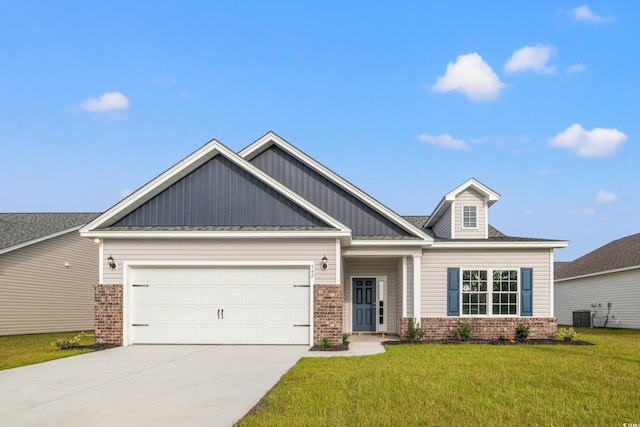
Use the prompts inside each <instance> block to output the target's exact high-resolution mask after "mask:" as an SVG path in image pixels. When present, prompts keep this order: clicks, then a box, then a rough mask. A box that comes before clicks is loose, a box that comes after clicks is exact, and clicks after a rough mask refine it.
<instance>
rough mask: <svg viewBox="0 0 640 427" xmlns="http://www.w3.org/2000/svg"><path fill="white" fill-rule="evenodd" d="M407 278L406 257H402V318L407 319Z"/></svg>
mask: <svg viewBox="0 0 640 427" xmlns="http://www.w3.org/2000/svg"><path fill="white" fill-rule="evenodd" d="M408 286H409V277H407V257H406V256H403V257H402V317H407V292H408Z"/></svg>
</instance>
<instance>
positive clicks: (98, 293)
mask: <svg viewBox="0 0 640 427" xmlns="http://www.w3.org/2000/svg"><path fill="white" fill-rule="evenodd" d="M94 289H95V299H94V307H95V321H94V322H95V326H94V334H95V339H96V344H112V345H122V285H95V286H94Z"/></svg>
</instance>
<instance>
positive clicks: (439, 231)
mask: <svg viewBox="0 0 640 427" xmlns="http://www.w3.org/2000/svg"><path fill="white" fill-rule="evenodd" d="M433 232H434V233H436V236H438V237H442V238H445V239H449V238H451V207H449V208H447V210H446V212H445V213H444V214H443V215H442V216H441V217H440V219H439V220H438V222H437V223H436V224H435V226H434V227H433Z"/></svg>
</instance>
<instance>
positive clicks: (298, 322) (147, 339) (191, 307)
mask: <svg viewBox="0 0 640 427" xmlns="http://www.w3.org/2000/svg"><path fill="white" fill-rule="evenodd" d="M310 289H311V288H310V287H309V269H308V267H272V268H270V267H170V268H169V267H164V268H159V267H152V268H151V267H136V268H133V269H132V271H131V279H130V280H129V307H130V308H129V322H128V324H129V334H130V335H129V337H130V339H129V341H130V342H131V343H140V344H142V343H146V344H172V343H178V344H309V334H310V320H309V319H310Z"/></svg>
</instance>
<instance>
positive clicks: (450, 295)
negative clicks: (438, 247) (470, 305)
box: [447, 268, 460, 316]
mask: <svg viewBox="0 0 640 427" xmlns="http://www.w3.org/2000/svg"><path fill="white" fill-rule="evenodd" d="M459 315H460V269H459V268H447V316H459Z"/></svg>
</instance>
